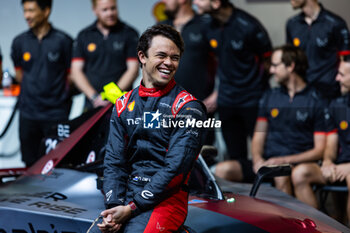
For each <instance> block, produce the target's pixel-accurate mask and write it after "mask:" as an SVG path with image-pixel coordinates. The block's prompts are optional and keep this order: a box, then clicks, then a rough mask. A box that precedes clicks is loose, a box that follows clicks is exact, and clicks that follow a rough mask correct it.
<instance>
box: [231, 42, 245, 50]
mask: <svg viewBox="0 0 350 233" xmlns="http://www.w3.org/2000/svg"><path fill="white" fill-rule="evenodd" d="M231 45H232V48H233V49H234V50H240V49H242V48H243V41H242V40H239V41H235V40H231Z"/></svg>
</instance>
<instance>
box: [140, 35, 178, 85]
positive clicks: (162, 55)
mask: <svg viewBox="0 0 350 233" xmlns="http://www.w3.org/2000/svg"><path fill="white" fill-rule="evenodd" d="M147 53H148V57H147V56H146V55H145V54H144V53H142V52H141V51H139V52H138V56H139V59H140V61H141V63H142V69H143V80H144V84H145V86H146V87H148V88H150V87H151V88H154V87H163V86H165V85H167V84H168V83H169V82H170V80H171V79H173V77H174V75H175V72H176V70H177V67H178V66H179V62H180V49H179V48H178V47H177V46H176V45H175V43H174V42H173V41H171V40H170V39H168V38H166V37H163V36H160V35H159V36H155V37H153V39H152V43H151V46H150V48H149V49H148V51H147Z"/></svg>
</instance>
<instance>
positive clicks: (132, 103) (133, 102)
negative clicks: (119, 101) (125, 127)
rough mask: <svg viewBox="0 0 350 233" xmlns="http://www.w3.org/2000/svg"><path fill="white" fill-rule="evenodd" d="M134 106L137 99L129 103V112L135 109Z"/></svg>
mask: <svg viewBox="0 0 350 233" xmlns="http://www.w3.org/2000/svg"><path fill="white" fill-rule="evenodd" d="M134 107H135V100H134V101H132V102H131V103H130V104H129V105H128V109H129V112H132V111H133V110H134Z"/></svg>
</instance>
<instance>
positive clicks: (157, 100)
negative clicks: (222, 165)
mask: <svg viewBox="0 0 350 233" xmlns="http://www.w3.org/2000/svg"><path fill="white" fill-rule="evenodd" d="M204 109H205V107H204V106H203V104H202V103H201V102H199V101H197V100H196V99H195V98H194V97H193V96H192V95H191V94H189V93H188V92H186V91H184V89H183V88H182V87H180V86H178V85H176V83H175V81H174V80H172V81H170V82H169V84H168V85H167V86H165V87H164V88H162V89H155V88H152V89H150V88H145V87H144V86H142V85H140V86H139V87H138V88H136V89H134V90H133V91H131V92H128V93H127V94H125V95H124V96H122V97H121V98H119V99H118V100H117V102H116V106H115V108H114V111H113V113H112V116H111V123H110V134H109V139H108V143H107V152H106V156H105V161H104V165H105V170H104V193H105V196H106V206H107V208H111V207H114V206H118V205H127V204H128V203H129V202H131V201H132V202H134V203H135V204H136V206H137V209H136V211H134V214H133V217H132V218H131V219H130V220H129V221H128V222H126V223H125V224H123V230H122V232H132V233H135V232H152V233H154V232H162V233H164V232H174V231H176V230H177V229H179V227H180V226H181V225H182V224H183V223H184V221H185V219H186V216H187V201H188V191H187V190H186V183H187V180H188V176H189V174H190V171H191V169H192V167H193V165H194V162H195V160H196V158H197V156H198V154H199V152H200V149H201V146H202V141H203V137H204V135H203V134H204V133H203V132H204V130H203V129H202V128H198V127H192V126H193V121H192V123H191V124H190V125H186V122H188V121H191V120H195V121H199V120H200V121H204V120H206V112H205V110H204ZM181 121H182V123H180V122H181ZM175 125H176V126H175Z"/></svg>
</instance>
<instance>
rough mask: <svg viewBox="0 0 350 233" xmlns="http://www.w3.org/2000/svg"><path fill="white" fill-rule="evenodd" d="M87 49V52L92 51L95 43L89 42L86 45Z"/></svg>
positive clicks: (94, 48)
mask: <svg viewBox="0 0 350 233" xmlns="http://www.w3.org/2000/svg"><path fill="white" fill-rule="evenodd" d="M87 50H88V51H89V52H93V51H95V50H96V44H95V43H90V44H89V45H88V46H87Z"/></svg>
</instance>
